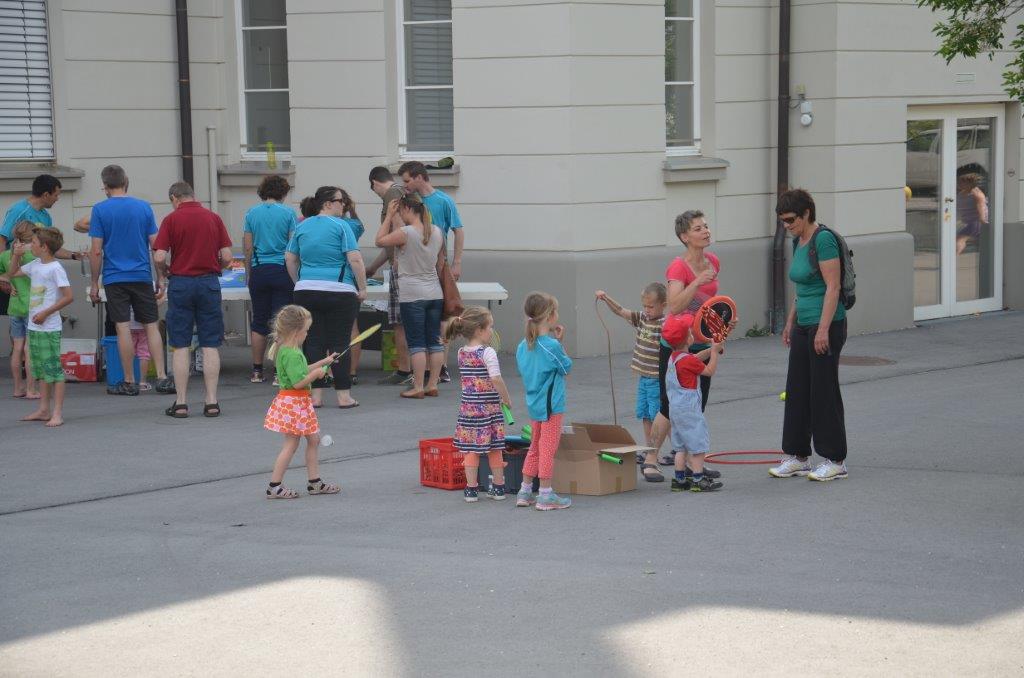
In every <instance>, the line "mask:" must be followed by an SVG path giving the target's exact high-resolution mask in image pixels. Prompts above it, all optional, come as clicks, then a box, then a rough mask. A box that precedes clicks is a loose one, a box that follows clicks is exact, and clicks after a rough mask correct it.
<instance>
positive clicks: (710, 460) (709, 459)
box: [704, 450, 783, 464]
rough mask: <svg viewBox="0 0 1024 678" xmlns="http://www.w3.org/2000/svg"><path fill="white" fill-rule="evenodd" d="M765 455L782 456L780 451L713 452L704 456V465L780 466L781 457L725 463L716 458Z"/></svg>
mask: <svg viewBox="0 0 1024 678" xmlns="http://www.w3.org/2000/svg"><path fill="white" fill-rule="evenodd" d="M766 454H783V452H782V451H781V450H742V451H739V452H713V453H711V454H705V455H704V463H706V464H781V463H782V461H783V458H782V457H779V458H777V459H754V460H747V459H737V460H736V461H726V460H724V459H719V458H718V457H742V456H752V455H760V456H763V455H766Z"/></svg>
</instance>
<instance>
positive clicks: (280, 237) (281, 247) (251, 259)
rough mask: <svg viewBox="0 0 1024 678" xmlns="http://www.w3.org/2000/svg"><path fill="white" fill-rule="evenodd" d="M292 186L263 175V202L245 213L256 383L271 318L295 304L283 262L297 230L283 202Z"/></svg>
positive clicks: (260, 380)
mask: <svg viewBox="0 0 1024 678" xmlns="http://www.w3.org/2000/svg"><path fill="white" fill-rule="evenodd" d="M291 190H292V187H291V186H289V185H288V180H287V179H285V178H284V177H281V176H278V175H276V174H274V175H271V176H268V177H264V178H263V181H261V182H260V187H259V188H258V189H256V195H258V196H259V197H260V199H261V200H263V202H261V203H260V204H258V205H256V206H254V207H252V208H251V209H250V210H249V211H248V212H246V214H245V227H244V229H243V230H244V233H243V235H242V238H243V245H242V248H243V250H244V252H245V268H246V276H245V278H246V280H247V281H248V283H249V299H250V302H251V306H252V324H251V326H250V328H249V329H250V332H249V334H250V336H251V338H252V376H251V377H250V378H249V381H251V382H252V383H254V384H259V383H263V381H265V379H264V377H263V354H264V353H266V352H267V335H268V334H270V319H271V318H273V317H274V316H275V315H277V312H278V310H280V309H281V308H282V307H283V306H285V305H287V304H290V303H292V288H293V287H294V286H295V283H293V282H292V279H291V278H290V277H289V276H288V271H287V269H286V268H285V265H284V251H285V248H286V247H287V246H288V239H289V238H291V236H292V231H294V230H295V225H296V223H297V218H296V216H295V210H293V209H292V208H291V207H289V206H287V205H284V204H282V203H283V201H284V199H285V198H286V197H287V196H288V192H289V191H291Z"/></svg>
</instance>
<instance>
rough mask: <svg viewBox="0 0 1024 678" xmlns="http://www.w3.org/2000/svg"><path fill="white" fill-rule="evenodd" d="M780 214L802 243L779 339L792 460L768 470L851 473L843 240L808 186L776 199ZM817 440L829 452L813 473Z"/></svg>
mask: <svg viewBox="0 0 1024 678" xmlns="http://www.w3.org/2000/svg"><path fill="white" fill-rule="evenodd" d="M775 212H776V214H778V216H779V219H780V220H781V221H782V223H783V225H784V226H785V227H786V230H787V231H788V232H789V233H790V235H792V236H793V237H794V238H796V240H797V243H796V251H795V252H794V253H793V262H792V264H791V266H790V269H789V279H790V280H792V281H793V282H794V283H795V285H796V299H795V300H794V301H793V306H792V308H790V310H789V315H788V316H787V317H786V326H785V328H784V329H783V330H782V341H783V343H784V344H785V345H786V346H788V347H789V371H788V374H787V376H786V414H785V417H784V419H783V423H782V451H783V452H785V453H786V455H787V457H786V459H784V460H783V462H782V463H781V464H779V465H778V466H775V467H773V468H771V469H769V471H768V472H769V473H770V474H771V475H772V476H774V477H776V478H791V477H793V476H802V477H807V478H810V479H811V480H820V481H828V480H837V479H841V478H846V477H847V470H846V420H845V414H844V412H843V394H842V393H841V392H840V390H839V353H840V351H842V350H843V344H845V343H846V309H845V308H844V307H843V306H842V305H841V304H840V303H839V288H840V278H841V274H842V267H841V263H840V260H839V254H840V253H839V244H838V242H837V241H836V238H835V236H833V235H832V234H831V233H830V232H828V231H827V230H825V229H824V228H822V227H819V225H818V222H817V219H816V217H815V207H814V199H813V198H811V195H810V194H809V193H808V192H807V191H804V190H801V189H794V190H792V191H786V192H785V193H783V194H782V195H781V196H779V202H778V205H777V206H776V207H775ZM812 239H813V240H814V247H815V248H816V249H817V253H818V268H817V270H815V269H814V268H813V267H812V266H811V262H810V259H809V257H808V253H809V250H810V244H811V240H812ZM812 444H813V446H814V451H815V452H817V453H818V454H819V455H821V456H822V457H824V461H822V462H820V463H819V464H818V465H817V466H816V467H814V469H813V470H812V469H811V464H810V457H811V445H812Z"/></svg>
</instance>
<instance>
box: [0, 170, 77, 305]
mask: <svg viewBox="0 0 1024 678" xmlns="http://www.w3.org/2000/svg"><path fill="white" fill-rule="evenodd" d="M62 189H63V186H61V183H60V179H58V178H57V177H54V176H51V175H49V174H40V175H39V176H37V177H36V178H35V179H33V180H32V195H30V196H28V197H27V198H24V199H22V200H19V201H18V202H16V203H14V204H13V205H11V206H10V208H9V209H8V210H7V212H6V213H5V214H4V222H3V226H0V252H3V251H5V250H6V249H7V245H8V244H10V242H11V240H12V239H13V236H12V233H13V232H14V227H15V226H17V225H18V224H19V223H21V222H22V221H29V222H32V223H33V224H35V225H36V226H39V227H40V228H53V220H52V219H50V213H49V212H47V211H46V210H48V209H50V208H51V207H53V206H54V205H56V204H57V201H58V200H60V194H61V190H62ZM54 256H56V257H57V258H58V259H76V260H77V259H80V258H81V257H82V254H81V253H79V252H71V251H69V250H67V249H65V248H64V247H61V248H60V249H59V250H57V252H56V253H55V255H54ZM10 291H11V290H10V285H8V284H6V283H2V284H0V315H6V314H7V300H8V297H7V295H8V294H9V293H10Z"/></svg>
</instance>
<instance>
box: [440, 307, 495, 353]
mask: <svg viewBox="0 0 1024 678" xmlns="http://www.w3.org/2000/svg"><path fill="white" fill-rule="evenodd" d="M493 322H494V317H493V316H492V315H491V312H490V311H488V310H487V309H486V308H484V307H483V306H467V307H466V309H465V310H464V311H462V313H460V314H459V315H457V316H455V317H454V318H452V319H451V320H449V321H448V327H447V328H446V329H445V331H444V343H446V344H448V343H451V341H452V339H454V338H455V337H462V338H463V339H467V340H468V339H472V338H473V337H474V336H475V335H476V333H477V332H479V331H480V330H482V329H484V328H486V327H489V326H490V325H491V323H493Z"/></svg>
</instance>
